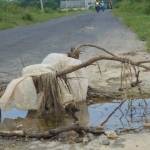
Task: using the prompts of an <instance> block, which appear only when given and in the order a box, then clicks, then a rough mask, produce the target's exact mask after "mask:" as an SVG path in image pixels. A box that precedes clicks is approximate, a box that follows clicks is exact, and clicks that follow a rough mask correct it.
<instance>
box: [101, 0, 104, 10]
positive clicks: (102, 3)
mask: <svg viewBox="0 0 150 150" xmlns="http://www.w3.org/2000/svg"><path fill="white" fill-rule="evenodd" d="M100 8H101V9H102V11H103V12H104V10H105V3H104V1H103V0H102V1H101V2H100Z"/></svg>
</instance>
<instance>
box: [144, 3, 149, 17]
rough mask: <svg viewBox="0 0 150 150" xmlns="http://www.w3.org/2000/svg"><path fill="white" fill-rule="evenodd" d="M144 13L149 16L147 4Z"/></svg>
mask: <svg viewBox="0 0 150 150" xmlns="http://www.w3.org/2000/svg"><path fill="white" fill-rule="evenodd" d="M144 13H145V14H146V15H150V4H148V5H146V6H145V11H144Z"/></svg>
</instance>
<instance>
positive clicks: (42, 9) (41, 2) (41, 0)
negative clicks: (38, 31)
mask: <svg viewBox="0 0 150 150" xmlns="http://www.w3.org/2000/svg"><path fill="white" fill-rule="evenodd" d="M40 4H41V11H42V12H44V7H43V0H40Z"/></svg>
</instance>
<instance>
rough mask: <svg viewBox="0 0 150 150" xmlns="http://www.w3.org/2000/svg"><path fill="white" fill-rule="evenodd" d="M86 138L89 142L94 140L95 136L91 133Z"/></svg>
mask: <svg viewBox="0 0 150 150" xmlns="http://www.w3.org/2000/svg"><path fill="white" fill-rule="evenodd" d="M87 136H88V138H89V140H90V141H92V140H94V139H95V136H94V135H93V134H92V133H88V134H87Z"/></svg>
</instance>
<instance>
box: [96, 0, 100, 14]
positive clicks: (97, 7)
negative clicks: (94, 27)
mask: <svg viewBox="0 0 150 150" xmlns="http://www.w3.org/2000/svg"><path fill="white" fill-rule="evenodd" d="M95 10H96V12H97V13H98V12H99V11H100V2H99V0H96V1H95Z"/></svg>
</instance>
